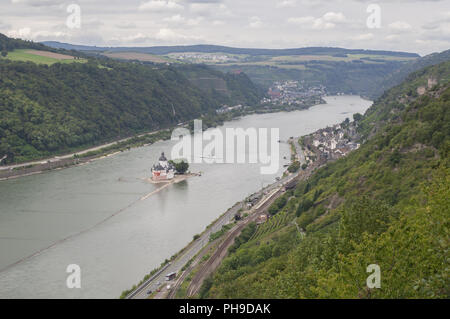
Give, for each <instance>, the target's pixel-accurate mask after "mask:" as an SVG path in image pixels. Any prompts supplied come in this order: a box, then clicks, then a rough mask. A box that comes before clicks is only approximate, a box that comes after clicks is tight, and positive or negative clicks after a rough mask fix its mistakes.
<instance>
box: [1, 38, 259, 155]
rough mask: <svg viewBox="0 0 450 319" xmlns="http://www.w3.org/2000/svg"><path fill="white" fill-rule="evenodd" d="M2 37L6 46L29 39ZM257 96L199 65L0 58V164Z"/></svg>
mask: <svg viewBox="0 0 450 319" xmlns="http://www.w3.org/2000/svg"><path fill="white" fill-rule="evenodd" d="M6 39H8V38H6ZM1 40H2V41H1V42H0V45H3V46H5V45H6V46H7V48H8V50H9V49H15V48H18V47H20V48H23V47H27V45H29V46H31V47H33V46H35V45H36V44H33V43H32V42H25V41H20V40H7V41H5V39H4V38H2V39H1ZM11 41H12V42H11ZM14 41H19V42H18V43H16V42H14ZM11 43H13V44H11ZM37 46H38V47H36V48H38V49H41V50H42V49H43V48H42V47H41V45H37ZM195 72H199V73H201V74H203V75H205V74H206V75H207V76H208V77H209V78H214V79H216V80H217V81H218V82H220V83H221V85H222V87H223V90H222V91H219V90H217V89H216V87H214V86H212V87H209V88H203V87H201V86H199V85H198V84H197V83H196V82H195V79H196V78H195V74H194V73H195ZM260 98H261V91H260V89H259V88H257V87H256V86H255V85H254V84H253V83H252V82H251V81H250V80H249V79H248V77H247V76H246V75H245V74H223V73H220V72H218V71H214V70H211V69H209V68H207V67H205V66H194V65H192V66H166V65H162V66H158V67H155V66H152V65H142V64H138V63H123V62H118V61H114V60H110V59H102V60H97V59H94V58H89V60H88V62H87V63H84V64H61V63H56V64H53V65H51V66H47V65H37V64H34V63H31V62H28V63H25V62H12V61H9V60H7V59H1V60H0V158H2V157H3V156H4V155H7V158H6V160H4V161H3V162H2V163H3V164H7V163H16V162H24V161H28V160H32V159H37V158H42V157H45V156H49V155H52V154H59V153H62V152H65V151H69V150H72V149H76V148H80V147H85V146H91V145H94V144H98V143H100V142H103V141H108V140H112V139H116V138H120V137H125V136H129V135H132V134H135V133H138V132H143V131H151V130H157V129H161V128H167V127H170V126H173V125H176V124H178V123H180V122H185V121H187V120H191V119H193V118H196V117H199V116H201V115H204V114H209V113H215V110H216V109H217V108H219V107H220V106H221V105H222V104H231V105H234V104H238V103H242V104H250V105H254V104H256V103H258V102H259V100H260Z"/></svg>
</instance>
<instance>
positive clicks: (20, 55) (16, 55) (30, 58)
mask: <svg viewBox="0 0 450 319" xmlns="http://www.w3.org/2000/svg"><path fill="white" fill-rule="evenodd" d="M27 51H28V50H27V49H17V50H14V51H11V52H8V55H7V56H6V57H1V58H6V59H9V60H11V61H23V62H33V63H36V64H47V65H52V64H54V63H85V62H86V61H87V60H86V59H56V58H52V57H46V56H41V55H37V54H33V53H29V52H27Z"/></svg>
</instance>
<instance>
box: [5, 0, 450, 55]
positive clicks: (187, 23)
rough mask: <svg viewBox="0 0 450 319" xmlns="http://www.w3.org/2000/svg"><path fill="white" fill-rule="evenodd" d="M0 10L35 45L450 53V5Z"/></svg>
mask: <svg viewBox="0 0 450 319" xmlns="http://www.w3.org/2000/svg"><path fill="white" fill-rule="evenodd" d="M71 4H76V5H78V7H75V9H74V6H70V5H71ZM371 4H376V6H370V5H371ZM76 8H79V9H80V20H78V19H77V17H78V15H77V10H76ZM68 9H71V10H69V11H70V12H68ZM378 9H379V10H380V11H379V13H380V14H379V17H380V19H377V17H378V16H377V10H378ZM368 11H369V12H368ZM0 12H1V14H0V32H1V33H4V34H6V35H8V36H11V37H18V38H24V39H31V40H35V41H43V40H55V41H61V42H70V43H76V44H86V45H98V46H151V45H181V44H218V45H226V46H234V47H259V48H295V47H305V46H333V47H345V48H362V49H383V50H385V49H386V50H396V51H409V52H417V53H419V54H421V55H424V54H428V53H432V52H436V51H443V50H446V49H449V48H450V0H422V1H419V0H378V1H377V0H369V1H366V0H69V1H64V0H0ZM368 20H369V21H368ZM77 21H80V22H81V25H80V27H79V28H77V27H76V26H77V24H76V22H77ZM368 22H369V23H368ZM378 22H379V24H378ZM74 26H75V27H74Z"/></svg>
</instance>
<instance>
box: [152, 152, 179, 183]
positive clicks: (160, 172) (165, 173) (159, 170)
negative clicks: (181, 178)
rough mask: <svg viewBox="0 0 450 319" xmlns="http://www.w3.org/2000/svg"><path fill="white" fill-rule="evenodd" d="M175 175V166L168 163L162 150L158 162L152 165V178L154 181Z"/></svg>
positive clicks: (168, 178)
mask: <svg viewBox="0 0 450 319" xmlns="http://www.w3.org/2000/svg"><path fill="white" fill-rule="evenodd" d="M174 176H175V167H174V166H173V165H172V163H169V161H168V160H167V158H166V156H165V155H164V152H162V153H161V156H160V157H159V161H158V164H155V165H153V167H152V179H153V180H154V181H163V180H171V179H173V178H174Z"/></svg>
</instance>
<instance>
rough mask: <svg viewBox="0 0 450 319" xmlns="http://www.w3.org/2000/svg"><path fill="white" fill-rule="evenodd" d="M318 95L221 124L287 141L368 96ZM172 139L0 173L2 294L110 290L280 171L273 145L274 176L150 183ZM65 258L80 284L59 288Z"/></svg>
mask: <svg viewBox="0 0 450 319" xmlns="http://www.w3.org/2000/svg"><path fill="white" fill-rule="evenodd" d="M325 99H326V101H327V104H322V105H317V106H314V107H311V108H310V109H308V110H303V111H295V112H289V113H285V112H281V113H272V114H260V115H250V116H245V117H243V118H240V119H238V120H235V121H231V122H227V123H225V124H224V125H223V126H222V127H220V128H221V129H225V128H226V127H240V128H244V129H245V128H249V127H255V128H280V140H281V141H286V140H287V139H288V138H289V137H291V136H302V135H305V134H309V133H312V132H314V131H315V130H317V129H319V128H323V127H326V126H327V125H332V124H336V123H339V122H341V121H343V120H344V119H345V118H346V117H349V118H351V116H352V114H354V113H356V112H359V113H364V112H365V110H366V109H367V108H368V107H369V106H370V105H371V103H372V102H371V101H367V100H364V99H362V98H360V97H357V96H329V97H326V98H325ZM174 143H175V142H173V141H162V142H158V143H155V144H153V145H150V146H146V147H141V148H135V149H131V150H130V151H127V152H123V153H119V154H116V155H114V156H110V157H106V158H104V159H101V160H97V161H93V162H91V163H88V164H86V165H81V166H74V167H70V168H67V169H63V170H57V171H50V172H46V173H43V174H38V175H32V176H26V177H22V178H19V179H13V180H6V181H1V182H0V269H1V270H0V298H117V297H118V296H119V295H120V293H121V292H122V291H123V290H125V289H128V288H130V286H132V285H133V284H134V283H137V282H138V281H140V280H141V279H142V278H143V277H144V275H145V274H147V273H148V272H149V271H150V270H152V269H153V268H155V267H157V266H158V265H159V264H160V263H161V262H162V261H164V259H166V258H169V257H170V256H171V255H173V254H174V253H176V252H177V251H179V250H180V249H181V248H183V247H184V246H185V245H186V244H187V243H188V242H190V241H191V240H192V237H193V236H194V235H195V234H197V233H200V232H202V231H203V230H204V229H205V227H206V226H207V225H209V224H210V223H211V222H212V221H213V220H215V219H216V218H217V217H218V216H219V215H220V214H222V213H223V212H225V211H226V210H227V209H228V208H229V207H231V206H232V205H233V204H234V203H236V202H237V201H240V200H242V199H244V198H245V197H246V196H248V195H250V194H252V193H254V192H255V191H257V190H258V189H260V188H261V186H263V185H267V184H269V183H272V182H273V181H274V180H275V178H276V177H278V176H281V174H282V172H283V171H284V168H283V164H287V163H288V161H289V157H290V147H289V145H288V144H286V143H280V167H279V169H278V171H277V173H276V174H273V175H261V173H260V164H204V163H202V164H195V163H193V164H191V167H190V169H191V171H193V172H198V171H201V172H202V176H192V177H190V178H189V179H186V180H184V181H181V182H179V183H174V184H171V185H169V186H168V187H164V184H151V183H148V181H146V178H148V177H149V176H150V168H151V166H152V165H153V163H154V162H155V161H156V160H157V159H158V157H159V155H160V154H161V152H163V151H165V152H166V154H170V149H171V147H172V146H173V145H174ZM284 157H286V159H284ZM160 187H164V189H162V190H160V191H156V190H158V189H159V188H160ZM148 194H151V196H146V195H148ZM142 198H145V200H141V199H142ZM70 264H77V265H79V266H80V268H81V288H79V289H77V288H74V289H69V288H67V285H66V279H67V277H68V276H69V274H68V273H66V268H67V266H68V265H70Z"/></svg>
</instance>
